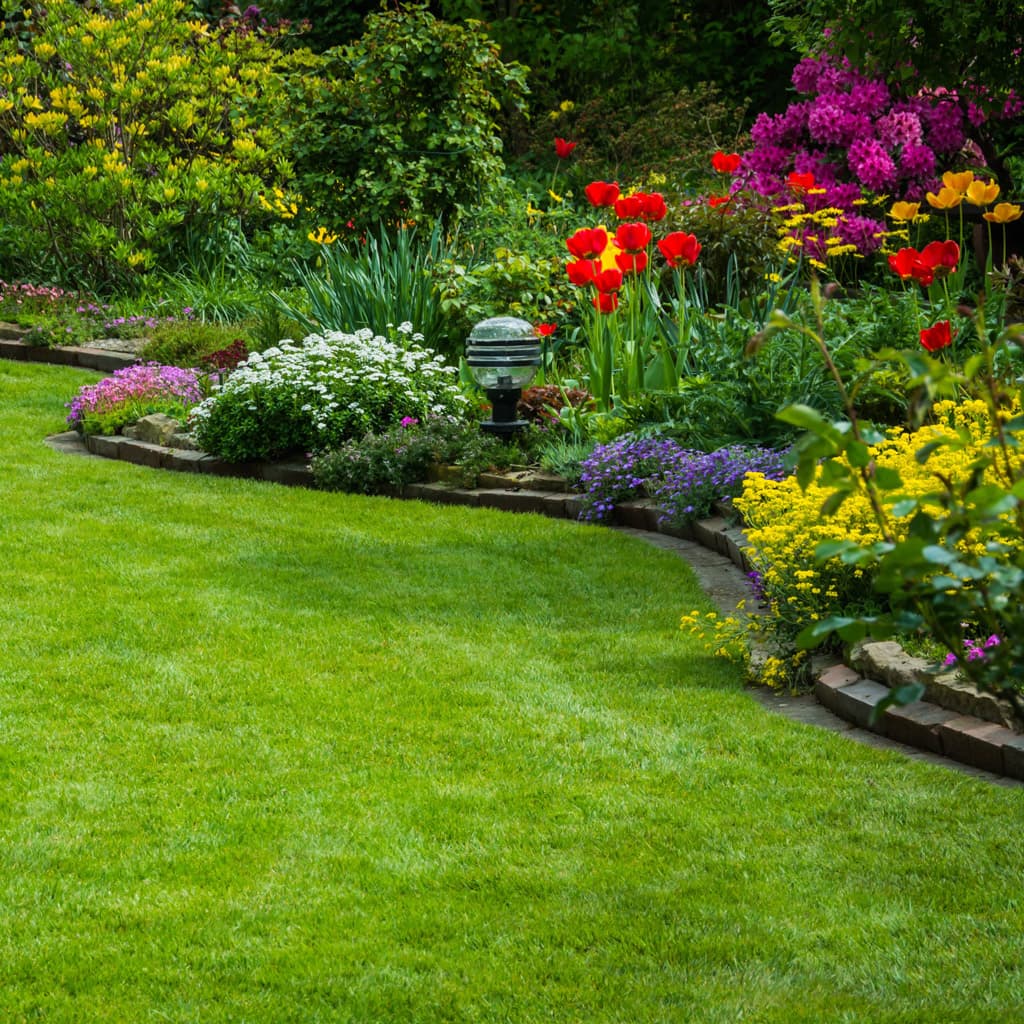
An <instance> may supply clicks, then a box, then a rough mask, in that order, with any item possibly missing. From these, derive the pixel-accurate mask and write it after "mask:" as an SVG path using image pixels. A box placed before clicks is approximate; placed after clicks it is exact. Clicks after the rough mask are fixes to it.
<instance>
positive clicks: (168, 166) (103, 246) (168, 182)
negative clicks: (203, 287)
mask: <svg viewBox="0 0 1024 1024" xmlns="http://www.w3.org/2000/svg"><path fill="white" fill-rule="evenodd" d="M190 9H191V8H190V6H189V5H187V4H185V3H184V2H182V0H120V2H118V3H116V4H110V5H109V6H105V7H102V8H97V7H95V6H93V5H91V4H81V3H77V2H74V0H47V2H46V4H45V5H44V4H41V3H33V4H28V5H26V6H25V7H24V9H23V10H22V11H20V12H18V14H17V15H12V16H11V17H12V18H17V19H18V20H17V22H16V23H15V22H13V21H12V23H10V24H7V25H4V26H3V31H2V32H0V96H2V97H4V102H3V103H0V154H2V156H0V223H2V225H3V227H2V228H0V258H2V260H3V265H4V268H5V270H4V272H5V274H8V273H12V272H20V273H25V274H28V273H36V274H40V273H41V274H44V275H47V276H50V277H59V278H61V279H64V280H68V281H72V282H74V283H82V282H97V281H102V280H104V279H108V280H109V279H110V278H116V277H117V276H118V275H119V274H120V275H123V274H129V273H132V272H134V271H136V270H138V269H142V268H146V267H152V266H153V265H155V264H157V263H158V262H159V261H160V260H161V259H163V258H167V257H168V256H169V254H170V253H171V252H172V250H173V243H174V241H175V239H176V238H178V237H180V236H181V235H182V233H183V232H184V231H185V230H186V228H188V229H190V230H192V231H200V232H201V231H204V230H211V229H214V228H216V227H217V226H218V225H220V224H223V223H226V222H230V221H231V220H232V219H237V218H238V217H239V216H242V217H245V216H252V215H255V216H257V217H263V216H264V214H263V212H262V210H261V208H260V206H259V205H258V202H257V196H258V195H259V194H261V193H264V192H267V191H269V190H272V189H273V187H275V186H277V185H280V184H282V183H286V182H287V179H288V176H289V174H290V165H289V162H288V159H287V157H286V146H287V144H288V139H287V137H286V135H285V133H283V132H282V131H281V129H280V124H281V123H283V122H284V121H285V120H286V118H285V117H284V112H285V108H286V103H287V100H286V98H285V95H284V85H283V77H284V76H283V75H282V74H281V73H280V72H282V71H283V70H284V69H285V68H286V67H287V66H289V63H290V62H293V61H295V60H297V59H299V58H296V57H286V56H283V55H282V54H281V53H279V52H278V50H276V49H275V48H274V47H273V46H272V45H271V43H270V41H269V40H268V39H266V38H264V37H263V36H261V34H260V33H258V32H236V31H232V30H230V29H220V28H211V27H210V26H208V25H207V24H206V23H205V22H199V21H187V20H185V14H186V12H187V11H189V10H190ZM302 59H303V60H307V59H309V55H308V54H307V55H305V57H304V58H302Z"/></svg>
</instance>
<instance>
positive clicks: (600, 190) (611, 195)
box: [583, 181, 619, 206]
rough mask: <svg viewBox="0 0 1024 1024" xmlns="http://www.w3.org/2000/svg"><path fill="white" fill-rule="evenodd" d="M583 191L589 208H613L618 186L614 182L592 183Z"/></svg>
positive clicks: (617, 195)
mask: <svg viewBox="0 0 1024 1024" xmlns="http://www.w3.org/2000/svg"><path fill="white" fill-rule="evenodd" d="M583 191H584V192H585V193H586V196H587V199H588V200H589V201H590V205H591V206H614V205H615V200H616V199H618V198H619V185H618V182H615V181H592V182H591V183H590V184H589V185H588V186H587V187H586V188H585V189H584V190H583Z"/></svg>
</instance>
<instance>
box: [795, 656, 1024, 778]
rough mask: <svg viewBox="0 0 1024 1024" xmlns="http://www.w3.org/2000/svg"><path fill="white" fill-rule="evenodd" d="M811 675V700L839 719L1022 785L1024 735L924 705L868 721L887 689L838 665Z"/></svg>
mask: <svg viewBox="0 0 1024 1024" xmlns="http://www.w3.org/2000/svg"><path fill="white" fill-rule="evenodd" d="M815 676H816V679H815V685H814V694H815V696H816V697H817V698H818V700H819V701H820V702H821V703H822V704H823V705H825V707H827V708H828V709H829V710H830V711H832V712H834V713H835V714H837V715H839V717H840V718H844V719H846V720H847V721H848V722H853V723H854V724H856V725H858V726H860V727H861V728H863V729H870V730H871V731H872V732H876V733H879V734H880V735H882V736H886V737H888V738H889V739H891V740H895V741H896V742H898V743H905V744H906V745H907V746H911V747H915V748H917V749H919V750H928V751H930V752H931V753H934V754H942V755H943V756H945V757H948V758H950V759H951V760H953V761H960V762H961V763H963V764H969V765H972V766H973V767H975V768H982V769H984V770H985V771H988V772H992V773H993V774H994V775H1006V776H1009V777H1010V778H1014V779H1019V780H1021V781H1024V736H1021V735H1020V734H1018V733H1015V732H1013V730H1011V729H1007V728H1005V727H1004V726H1002V725H997V724H995V723H993V722H986V721H983V720H982V719H980V718H974V717H973V716H971V715H960V714H957V713H956V712H955V711H947V710H946V709H945V708H940V707H938V706H937V705H935V704H929V703H927V702H925V701H915V702H914V703H912V704H907V705H905V706H904V707H891V708H887V709H886V711H885V713H884V714H882V715H881V716H880V717H879V718H878V719H876V720H875V721H872V711H873V709H874V706H875V704H877V703H878V701H879V700H881V699H882V698H883V697H885V696H886V695H887V694H888V693H889V687H888V686H886V685H884V684H882V683H877V682H875V681H873V680H871V679H866V678H865V677H864V676H862V675H861V674H860V673H859V672H857V671H856V670H855V669H852V668H850V667H849V666H847V665H845V664H843V663H842V662H834V663H825V664H823V665H820V666H818V669H817V671H816V672H815Z"/></svg>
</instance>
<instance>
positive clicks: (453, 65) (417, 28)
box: [290, 4, 525, 229]
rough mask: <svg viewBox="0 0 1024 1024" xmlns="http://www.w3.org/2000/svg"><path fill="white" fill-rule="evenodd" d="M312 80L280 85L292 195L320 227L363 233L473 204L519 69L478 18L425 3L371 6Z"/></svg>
mask: <svg viewBox="0 0 1024 1024" xmlns="http://www.w3.org/2000/svg"><path fill="white" fill-rule="evenodd" d="M324 56H325V59H326V61H327V63H326V66H325V68H324V72H323V74H321V75H315V74H307V75H305V76H303V77H301V78H299V77H295V78H293V79H292V80H291V83H290V89H291V91H292V108H293V111H294V114H295V116H296V117H297V118H298V119H299V120H298V121H297V122H296V123H295V124H293V128H292V133H293V134H294V135H295V143H294V147H293V151H292V152H293V155H294V162H295V168H296V171H297V174H298V178H297V183H296V184H297V188H298V190H299V191H300V192H301V194H302V196H303V199H304V202H305V204H306V205H307V206H310V207H313V208H315V209H316V210H317V212H318V216H319V217H320V223H321V224H326V225H327V227H329V228H332V229H337V228H340V227H341V226H343V225H345V224H347V223H348V222H350V221H351V222H352V223H353V224H354V225H355V226H356V227H368V226H372V225H375V224H377V223H379V222H380V221H386V222H389V223H392V224H397V223H405V222H408V221H409V220H414V221H420V220H423V219H427V220H431V219H433V218H436V217H439V216H442V215H446V214H449V213H451V212H453V211H454V210H455V209H456V208H457V207H460V206H472V205H473V204H475V203H477V202H478V201H479V200H480V198H481V196H482V195H483V194H484V193H485V192H486V191H487V189H488V188H489V187H490V185H491V183H492V182H494V181H495V180H496V179H497V178H499V177H500V175H501V173H502V170H503V166H504V165H503V163H502V160H501V155H500V154H501V148H502V147H501V140H500V138H499V136H498V131H497V127H496V125H495V122H494V117H495V113H496V111H497V110H498V109H499V108H500V106H501V104H502V103H510V104H512V105H513V106H521V105H522V102H523V99H522V98H523V93H524V75H525V69H523V68H521V67H519V66H518V65H509V64H504V63H502V61H501V60H500V59H499V51H498V47H497V46H496V45H495V44H494V43H493V42H492V41H491V40H490V39H488V38H487V36H486V35H485V34H484V32H483V29H482V26H481V24H480V23H479V22H472V23H469V24H467V25H465V26H461V25H455V24H449V23H447V22H443V21H439V20H438V19H437V18H435V17H434V16H433V15H432V14H430V12H429V11H428V10H427V7H426V5H425V4H413V5H409V6H404V7H400V8H398V9H396V10H382V11H379V12H377V13H376V14H373V15H371V16H370V17H368V18H367V19H366V31H365V33H364V34H363V36H362V37H361V38H360V39H358V40H357V41H356V42H354V43H352V44H351V45H348V46H342V47H338V48H336V49H333V50H329V51H327V53H326V54H325V55H324Z"/></svg>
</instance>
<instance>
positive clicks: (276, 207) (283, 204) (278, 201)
mask: <svg viewBox="0 0 1024 1024" xmlns="http://www.w3.org/2000/svg"><path fill="white" fill-rule="evenodd" d="M258 198H259V203H260V206H261V207H263V209H264V210H266V211H267V212H268V213H276V214H277V216H278V217H280V218H281V220H291V219H292V218H293V217H295V216H296V215H297V214H298V212H299V204H298V203H297V202H296V201H295V200H294V199H292V198H291V197H289V196H286V195H285V194H284V191H283V190H282V189H279V188H275V189H274V191H273V192H272V193H271V194H270V196H269V197H268V196H265V195H263V193H262V192H261V193H260V195H259V197H258Z"/></svg>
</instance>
